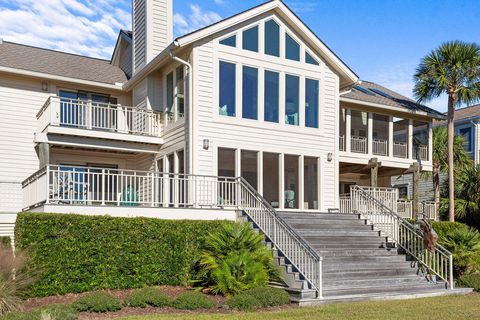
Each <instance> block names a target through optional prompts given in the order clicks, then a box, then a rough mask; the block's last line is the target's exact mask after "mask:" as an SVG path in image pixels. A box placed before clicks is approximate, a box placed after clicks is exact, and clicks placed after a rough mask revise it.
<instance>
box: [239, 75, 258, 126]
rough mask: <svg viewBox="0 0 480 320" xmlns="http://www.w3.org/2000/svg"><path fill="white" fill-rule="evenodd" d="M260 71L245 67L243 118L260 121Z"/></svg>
mask: <svg viewBox="0 0 480 320" xmlns="http://www.w3.org/2000/svg"><path fill="white" fill-rule="evenodd" d="M257 113H258V69H256V68H251V67H246V66H244V67H243V85H242V117H243V118H245V119H254V120H256V119H258V115H257Z"/></svg>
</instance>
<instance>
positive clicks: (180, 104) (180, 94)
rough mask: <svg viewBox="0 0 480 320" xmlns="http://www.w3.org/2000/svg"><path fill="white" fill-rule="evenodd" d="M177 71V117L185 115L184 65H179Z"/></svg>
mask: <svg viewBox="0 0 480 320" xmlns="http://www.w3.org/2000/svg"><path fill="white" fill-rule="evenodd" d="M176 72H177V118H178V119H180V118H183V117H184V116H185V94H184V93H185V89H184V86H185V81H184V74H183V66H179V67H178V68H177V70H176Z"/></svg>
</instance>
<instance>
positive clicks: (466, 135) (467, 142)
mask: <svg viewBox="0 0 480 320" xmlns="http://www.w3.org/2000/svg"><path fill="white" fill-rule="evenodd" d="M472 132H473V131H472V127H466V128H460V129H458V131H457V134H458V135H459V136H462V137H463V139H464V142H463V146H464V148H465V151H467V152H472V149H473V148H472V147H473V134H472Z"/></svg>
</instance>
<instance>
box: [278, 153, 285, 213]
mask: <svg viewBox="0 0 480 320" xmlns="http://www.w3.org/2000/svg"><path fill="white" fill-rule="evenodd" d="M284 156H285V155H284V154H283V153H280V154H279V155H278V170H279V171H280V172H279V173H278V178H279V179H278V180H279V181H278V189H279V190H278V208H279V209H284V208H285V160H284Z"/></svg>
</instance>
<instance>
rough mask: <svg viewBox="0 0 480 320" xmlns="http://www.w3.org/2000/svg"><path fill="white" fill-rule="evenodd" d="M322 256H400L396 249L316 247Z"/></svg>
mask: <svg viewBox="0 0 480 320" xmlns="http://www.w3.org/2000/svg"><path fill="white" fill-rule="evenodd" d="M315 251H316V252H317V253H318V254H319V255H320V256H322V257H331V256H337V257H349V256H358V255H369V256H398V253H397V252H396V251H394V250H385V249H383V248H374V249H365V248H356V249H355V248H354V249H352V248H348V247H347V248H340V249H338V248H336V249H332V248H328V249H316V250H315Z"/></svg>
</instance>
